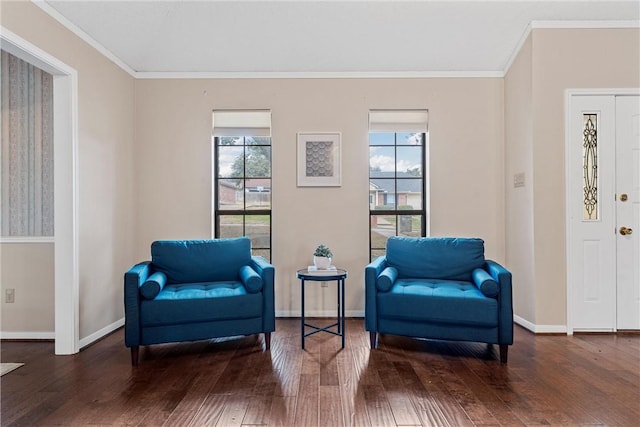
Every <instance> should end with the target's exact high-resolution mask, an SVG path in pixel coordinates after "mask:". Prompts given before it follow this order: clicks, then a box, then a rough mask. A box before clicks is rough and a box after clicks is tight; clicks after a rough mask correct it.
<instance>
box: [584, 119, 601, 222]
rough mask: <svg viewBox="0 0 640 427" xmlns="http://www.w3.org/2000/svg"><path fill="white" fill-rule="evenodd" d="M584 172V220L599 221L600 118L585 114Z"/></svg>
mask: <svg viewBox="0 0 640 427" xmlns="http://www.w3.org/2000/svg"><path fill="white" fill-rule="evenodd" d="M582 134H583V141H582V159H583V160H582V170H583V178H584V186H583V189H582V191H583V194H584V196H583V197H584V213H583V219H585V220H597V219H598V116H597V114H583V129H582Z"/></svg>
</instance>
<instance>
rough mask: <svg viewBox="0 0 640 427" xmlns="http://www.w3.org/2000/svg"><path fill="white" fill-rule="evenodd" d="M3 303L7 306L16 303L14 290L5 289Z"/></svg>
mask: <svg viewBox="0 0 640 427" xmlns="http://www.w3.org/2000/svg"><path fill="white" fill-rule="evenodd" d="M4 302H6V303H7V304H11V303H14V302H16V290H15V289H5V291H4Z"/></svg>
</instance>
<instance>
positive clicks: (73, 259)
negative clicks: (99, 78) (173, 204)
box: [0, 27, 79, 355]
mask: <svg viewBox="0 0 640 427" xmlns="http://www.w3.org/2000/svg"><path fill="white" fill-rule="evenodd" d="M0 29H1V30H2V31H0V41H1V42H2V49H3V50H5V51H7V52H9V53H11V54H12V55H14V56H16V57H18V58H20V59H22V60H23V61H26V62H29V63H30V64H33V65H34V66H36V67H38V68H40V69H42V70H44V71H46V72H48V73H50V74H52V75H53V98H54V101H53V126H54V133H53V145H54V149H53V152H54V153H53V163H54V228H55V230H54V258H55V261H54V268H55V278H54V292H55V298H54V311H55V316H54V317H55V327H54V330H55V354H59V355H63V354H74V353H77V352H78V351H79V273H78V228H77V224H78V221H77V189H76V177H77V163H76V162H77V140H78V137H77V135H78V129H77V116H78V114H77V112H78V95H77V93H78V75H77V71H76V70H75V69H73V68H71V67H69V66H68V65H66V64H65V63H63V62H61V61H59V60H58V59H57V58H55V57H53V56H51V55H49V54H48V53H47V52H45V51H43V50H42V49H40V48H38V47H37V46H35V45H33V44H31V43H29V42H28V41H26V40H24V39H22V38H21V37H19V36H18V35H16V34H14V33H13V32H11V31H9V30H7V29H5V28H4V27H1V28H0Z"/></svg>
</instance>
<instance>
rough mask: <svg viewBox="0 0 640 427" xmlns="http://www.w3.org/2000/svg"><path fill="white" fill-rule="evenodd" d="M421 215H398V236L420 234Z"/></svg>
mask: <svg viewBox="0 0 640 427" xmlns="http://www.w3.org/2000/svg"><path fill="white" fill-rule="evenodd" d="M421 220H422V215H398V236H407V237H420V236H422V235H423V234H422V221H421Z"/></svg>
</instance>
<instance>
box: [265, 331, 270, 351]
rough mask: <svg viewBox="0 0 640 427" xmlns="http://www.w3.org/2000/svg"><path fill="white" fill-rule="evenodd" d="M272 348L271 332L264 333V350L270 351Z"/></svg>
mask: <svg viewBox="0 0 640 427" xmlns="http://www.w3.org/2000/svg"><path fill="white" fill-rule="evenodd" d="M270 348H271V332H265V333H264V349H265V350H269V349H270Z"/></svg>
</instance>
